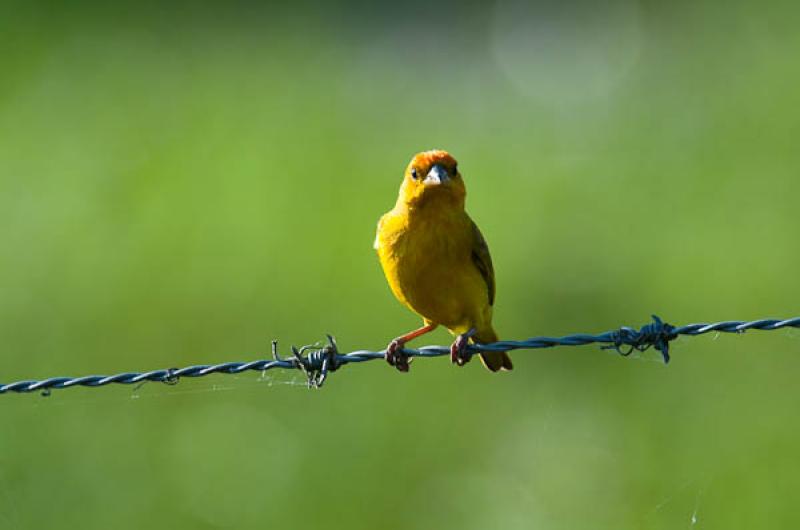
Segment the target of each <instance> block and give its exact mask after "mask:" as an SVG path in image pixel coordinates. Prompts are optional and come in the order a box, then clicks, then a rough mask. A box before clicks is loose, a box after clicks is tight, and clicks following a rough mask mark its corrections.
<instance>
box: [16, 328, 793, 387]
mask: <svg viewBox="0 0 800 530" xmlns="http://www.w3.org/2000/svg"><path fill="white" fill-rule="evenodd" d="M789 327H791V328H800V317H796V318H790V319H787V320H779V319H762V320H751V321H743V320H728V321H725V322H716V323H714V324H688V325H686V326H680V327H675V326H672V325H670V324H667V323H665V322H663V321H662V320H661V319H660V318H658V317H657V316H655V315H654V316H653V322H651V323H649V324H646V325H644V326H642V327H641V328H640V329H638V330H637V329H634V328H629V327H621V328H619V329H616V330H613V331H606V332H605V333H600V334H598V335H591V334H586V333H578V334H575V335H567V336H564V337H533V338H530V339H527V340H520V341H514V340H505V341H499V342H493V343H489V344H472V345H470V346H469V347H468V349H467V351H468V354H470V355H472V354H475V353H478V352H482V351H509V350H523V349H538V348H551V347H554V346H582V345H584V344H603V346H602V349H612V350H615V351H617V352H618V353H619V354H620V355H624V356H627V355H630V354H631V352H633V351H634V350H635V351H645V350H647V349H649V348H651V347H653V348H655V349H656V350H658V351H659V352H660V353H661V355H662V357H663V358H664V362H665V363H668V362H669V359H670V352H669V343H670V342H671V341H672V340H675V339H676V338H677V337H679V336H680V335H686V336H690V337H693V336H696V335H702V334H704V333H710V332H712V331H715V332H719V333H744V332H745V331H748V330H751V329H759V330H763V331H771V330H776V329H781V328H789ZM291 351H292V356H291V357H287V358H282V357H281V356H280V355H279V354H278V343H277V341H273V342H272V356H273V358H272V359H269V360H267V359H263V360H257V361H249V362H227V363H220V364H198V365H194V366H187V367H185V368H166V369H162V370H153V371H150V372H125V373H121V374H116V375H87V376H83V377H51V378H49V379H42V380H26V381H17V382H15V383H8V384H0V394H5V393H9V392H17V393H23V392H36V391H41V392H42V393H44V394H45V395H47V394H49V391H50V390H51V389H60V388H70V387H74V386H87V387H101V386H105V385H110V384H112V383H115V384H123V385H134V384H140V383H144V382H147V381H153V382H158V383H166V384H176V383H177V382H178V381H179V380H180V378H182V377H204V376H207V375H211V374H239V373H242V372H246V371H250V370H252V371H256V372H265V371H267V370H272V369H275V368H284V369H289V370H301V371H302V372H303V373H304V374H305V375H306V378H307V380H308V386H309V387H312V388H320V387H321V386H322V385H323V383H324V382H325V380H326V379H327V377H328V374H329V373H331V372H333V371H335V370H337V369H338V368H340V367H342V366H344V365H346V364H350V363H361V362H365V361H372V360H374V359H383V358H384V354H385V352H384V351H369V350H358V351H353V352H350V353H339V350H338V348H337V347H336V341H335V340H334V338H333V337H331V336H330V335H328V343H327V344H325V345H319V344H315V345H310V346H303V347H302V348H299V349H298V348H295V347H294V346H292V347H291ZM403 352H405V353H406V354H408V356H409V357H439V356H442V355H450V348H449V347H445V346H423V347H422V348H419V349H408V348H406V349H404V350H403Z"/></svg>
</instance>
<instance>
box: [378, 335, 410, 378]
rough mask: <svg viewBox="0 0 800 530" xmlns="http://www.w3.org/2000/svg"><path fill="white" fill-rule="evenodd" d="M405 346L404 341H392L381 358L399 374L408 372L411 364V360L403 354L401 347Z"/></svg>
mask: <svg viewBox="0 0 800 530" xmlns="http://www.w3.org/2000/svg"><path fill="white" fill-rule="evenodd" d="M405 345H406V341H404V340H401V339H394V340H393V341H392V342H390V343H389V345H388V346H387V347H386V353H385V354H384V355H383V358H384V359H386V362H387V363H389V365H391V366H394V367H395V368H397V369H398V370H399V371H401V372H408V369H409V365H410V364H411V358H410V357H409V356H408V355H406V354H405V353H403V347H404V346H405Z"/></svg>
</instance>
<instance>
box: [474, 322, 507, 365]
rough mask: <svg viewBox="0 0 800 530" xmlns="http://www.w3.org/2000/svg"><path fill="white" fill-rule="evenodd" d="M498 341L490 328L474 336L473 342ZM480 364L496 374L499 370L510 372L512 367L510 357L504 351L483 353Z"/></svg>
mask: <svg viewBox="0 0 800 530" xmlns="http://www.w3.org/2000/svg"><path fill="white" fill-rule="evenodd" d="M498 340H499V339H498V337H497V333H495V331H494V329H492V328H491V327H490V328H489V329H487V330H481V331H480V332H478V333H477V334H476V335H475V342H483V343H486V342H497V341H498ZM480 356H481V362H483V365H484V366H485V367H486V368H488V369H489V370H491V371H492V372H497V371H500V370H512V369H513V368H514V365H513V364H511V357H509V356H508V353H506V352H504V351H500V352H493V351H492V352H483V353H481V354H480Z"/></svg>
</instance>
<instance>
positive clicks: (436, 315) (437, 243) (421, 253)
mask: <svg viewBox="0 0 800 530" xmlns="http://www.w3.org/2000/svg"><path fill="white" fill-rule="evenodd" d="M382 224H383V230H382V232H383V233H381V231H379V234H378V241H377V250H378V255H379V257H380V261H381V265H382V266H383V271H384V273H385V274H386V279H387V280H388V282H389V286H390V287H391V289H392V292H393V293H394V295H395V296H396V297H397V299H398V300H400V302H402V303H403V304H405V305H406V306H407V307H409V308H410V309H411V310H412V311H414V312H415V313H417V314H419V315H420V316H421V317H422V318H423V319H425V321H426V322H427V323H433V324H441V325H443V326H445V327H447V328H448V329H450V331H452V332H453V333H464V332H465V331H467V330H468V329H470V328H472V327H477V328H484V327H485V326H486V325H487V324H489V323H490V322H491V306H490V305H489V294H488V289H487V286H486V282H485V280H484V279H483V277H482V276H481V274H480V271H479V270H478V268H477V267H476V266H475V264H474V263H473V261H472V255H471V253H472V239H471V234H472V232H471V225H470V221H469V218H468V217H466V214H464V216H463V219H462V218H455V219H449V218H446V219H440V218H439V219H431V220H430V221H429V222H424V223H417V224H414V223H412V224H409V223H408V222H407V220H402V219H400V220H397V219H387V218H385V220H384V222H383V223H382Z"/></svg>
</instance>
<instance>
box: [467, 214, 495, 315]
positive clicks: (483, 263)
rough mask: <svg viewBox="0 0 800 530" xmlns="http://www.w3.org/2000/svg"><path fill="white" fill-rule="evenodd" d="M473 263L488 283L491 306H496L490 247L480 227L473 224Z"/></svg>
mask: <svg viewBox="0 0 800 530" xmlns="http://www.w3.org/2000/svg"><path fill="white" fill-rule="evenodd" d="M472 262H473V263H475V266H476V267H478V270H479V271H480V273H481V276H483V280H484V281H485V282H486V288H487V289H488V290H489V305H494V267H492V256H491V255H490V254H489V246H488V245H487V244H486V240H485V239H483V234H481V231H480V230H479V229H478V225H476V224H475V223H474V222H473V223H472Z"/></svg>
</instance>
